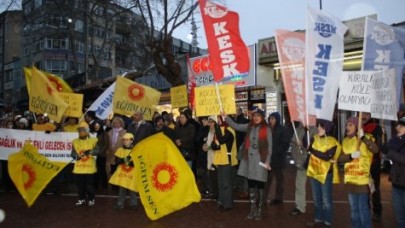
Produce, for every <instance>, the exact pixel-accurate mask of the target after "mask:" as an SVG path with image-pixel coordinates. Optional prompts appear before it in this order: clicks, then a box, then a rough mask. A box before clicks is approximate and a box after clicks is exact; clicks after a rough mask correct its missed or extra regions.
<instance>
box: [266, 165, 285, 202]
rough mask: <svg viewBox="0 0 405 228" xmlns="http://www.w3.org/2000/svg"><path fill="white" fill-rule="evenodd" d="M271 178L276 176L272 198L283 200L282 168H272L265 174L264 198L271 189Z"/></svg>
mask: <svg viewBox="0 0 405 228" xmlns="http://www.w3.org/2000/svg"><path fill="white" fill-rule="evenodd" d="M273 178H276V194H275V196H274V197H273V199H274V200H281V201H282V200H283V193H284V169H283V168H272V170H271V171H270V172H269V175H268V176H267V185H266V192H265V193H266V198H267V196H268V195H269V193H270V191H271V183H272V182H273Z"/></svg>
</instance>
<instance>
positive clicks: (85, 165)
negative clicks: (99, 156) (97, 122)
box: [72, 138, 97, 174]
mask: <svg viewBox="0 0 405 228" xmlns="http://www.w3.org/2000/svg"><path fill="white" fill-rule="evenodd" d="M72 144H73V147H74V148H75V150H76V152H77V153H78V154H79V155H81V154H82V153H83V152H84V151H86V150H92V149H94V147H96V144H97V138H87V139H85V140H83V139H79V138H77V139H74V140H73V142H72ZM96 172H97V168H96V159H95V158H94V157H93V156H92V155H89V156H85V157H83V158H82V159H80V160H78V161H76V162H75V166H74V168H73V173H75V174H93V173H96Z"/></svg>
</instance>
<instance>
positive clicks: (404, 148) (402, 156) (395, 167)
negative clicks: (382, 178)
mask: <svg viewBox="0 0 405 228" xmlns="http://www.w3.org/2000/svg"><path fill="white" fill-rule="evenodd" d="M383 152H384V153H385V154H386V155H387V158H389V159H390V160H391V161H392V166H391V172H390V177H389V180H390V181H391V182H392V185H393V186H394V187H398V188H401V189H405V175H404V174H405V136H402V137H393V138H392V139H391V140H390V141H389V142H388V143H387V144H385V145H384V147H383Z"/></svg>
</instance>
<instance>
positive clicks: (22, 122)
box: [18, 117, 28, 127]
mask: <svg viewBox="0 0 405 228" xmlns="http://www.w3.org/2000/svg"><path fill="white" fill-rule="evenodd" d="M18 123H20V124H24V126H25V127H28V120H27V119H26V118H24V117H23V118H20V119H19V120H18Z"/></svg>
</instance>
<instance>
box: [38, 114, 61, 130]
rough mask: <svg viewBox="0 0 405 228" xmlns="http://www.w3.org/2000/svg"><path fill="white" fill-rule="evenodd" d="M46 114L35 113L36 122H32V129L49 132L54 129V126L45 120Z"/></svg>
mask: <svg viewBox="0 0 405 228" xmlns="http://www.w3.org/2000/svg"><path fill="white" fill-rule="evenodd" d="M46 119H47V118H46V116H45V115H43V114H38V115H37V122H36V123H33V124H32V130H33V131H45V132H46V133H51V132H54V131H55V130H56V126H55V125H54V124H52V123H49V122H47V121H46Z"/></svg>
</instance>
